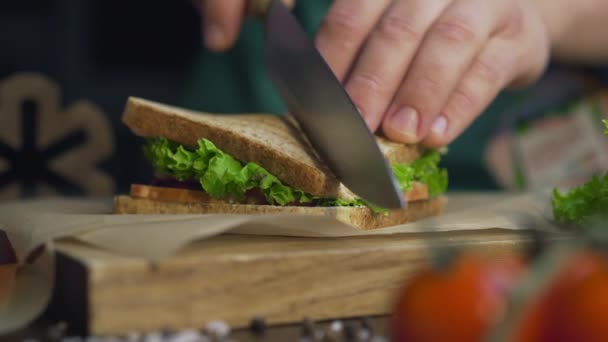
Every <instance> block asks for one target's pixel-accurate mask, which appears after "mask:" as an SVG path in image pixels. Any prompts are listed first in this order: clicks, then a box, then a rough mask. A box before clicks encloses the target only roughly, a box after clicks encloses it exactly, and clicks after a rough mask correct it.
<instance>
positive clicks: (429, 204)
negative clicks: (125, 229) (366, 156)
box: [114, 195, 447, 230]
mask: <svg viewBox="0 0 608 342" xmlns="http://www.w3.org/2000/svg"><path fill="white" fill-rule="evenodd" d="M446 203H447V199H446V197H444V196H439V197H436V198H433V199H431V200H426V201H414V202H410V203H409V204H408V208H407V209H396V210H391V211H389V212H388V213H387V214H384V213H374V212H372V210H371V209H369V208H367V207H300V206H272V205H251V204H227V203H203V202H196V201H195V202H187V203H185V202H178V201H159V200H153V199H147V198H135V197H131V196H127V195H120V196H116V197H114V212H115V213H116V214H240V215H265V214H266V215H267V214H298V215H315V216H330V217H334V218H335V219H337V220H338V221H341V222H343V223H346V224H348V225H351V226H353V227H355V228H358V229H362V230H370V229H378V228H383V227H389V226H394V225H398V224H404V223H408V222H414V221H418V220H421V219H423V218H426V217H431V216H436V215H439V214H440V213H441V212H442V211H443V208H444V207H445V204H446Z"/></svg>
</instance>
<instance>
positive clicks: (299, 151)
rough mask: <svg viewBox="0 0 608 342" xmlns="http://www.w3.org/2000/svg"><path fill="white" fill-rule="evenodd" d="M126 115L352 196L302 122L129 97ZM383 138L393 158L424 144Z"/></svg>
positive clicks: (145, 126)
mask: <svg viewBox="0 0 608 342" xmlns="http://www.w3.org/2000/svg"><path fill="white" fill-rule="evenodd" d="M122 120H123V122H124V124H125V125H127V126H128V127H129V128H130V129H131V130H132V131H133V133H135V134H137V135H139V136H141V137H165V138H167V139H169V140H173V141H176V142H178V143H181V144H184V145H187V146H195V145H196V142H197V141H198V140H199V139H201V138H207V139H209V140H210V141H212V142H213V143H214V144H215V145H216V146H217V147H218V148H220V149H221V150H224V151H225V152H226V153H229V154H231V155H232V156H234V157H235V158H237V159H239V160H240V161H242V162H254V163H257V164H259V165H261V166H262V167H264V168H265V169H266V170H268V171H269V172H270V173H272V174H274V175H275V176H276V177H278V178H279V179H280V180H281V181H282V182H284V183H285V184H288V185H290V186H292V187H295V188H298V189H300V190H302V191H305V192H308V193H310V194H313V195H316V196H322V197H333V198H341V199H351V198H352V196H353V195H352V193H350V192H349V191H348V189H346V188H345V187H344V185H342V184H340V182H339V181H338V180H337V179H336V177H335V176H334V175H333V174H332V173H331V171H330V170H329V169H328V168H327V167H326V166H325V164H324V163H322V162H321V161H320V159H319V158H318V157H317V156H316V153H315V152H314V150H313V149H312V148H311V147H310V144H309V143H308V142H307V140H306V138H305V136H304V135H303V134H302V132H301V131H300V130H299V129H298V128H297V126H296V125H295V124H294V123H293V122H290V120H286V119H284V118H281V117H278V116H275V115H268V114H226V115H219V114H210V113H204V112H196V111H189V110H186V109H183V108H178V107H173V106H169V105H166V104H161V103H157V102H153V101H148V100H144V99H141V98H136V97H130V98H129V99H128V101H127V104H126V107H125V111H124V114H123V118H122ZM378 141H379V144H380V148H381V150H382V152H383V153H384V154H385V156H386V157H387V159H388V161H389V162H390V163H395V162H412V161H414V160H416V159H417V158H419V157H420V155H421V154H422V153H423V150H422V148H421V147H419V146H410V145H403V144H397V143H392V142H389V141H387V140H385V139H382V138H378Z"/></svg>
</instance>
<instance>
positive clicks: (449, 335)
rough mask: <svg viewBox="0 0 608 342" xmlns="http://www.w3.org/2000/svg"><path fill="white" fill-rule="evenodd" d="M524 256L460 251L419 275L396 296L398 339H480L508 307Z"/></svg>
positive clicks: (522, 268)
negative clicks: (445, 264)
mask: <svg viewBox="0 0 608 342" xmlns="http://www.w3.org/2000/svg"><path fill="white" fill-rule="evenodd" d="M523 270H524V263H523V261H521V260H519V259H515V258H504V259H493V258H488V257H487V256H481V255H475V254H469V253H466V254H462V255H460V256H459V257H457V259H456V260H454V261H453V263H452V264H451V265H449V266H448V267H447V268H446V269H432V268H428V269H424V270H422V271H420V272H418V273H417V274H415V275H414V276H413V277H412V278H411V279H410V280H409V281H408V282H407V284H406V285H405V287H404V288H403V289H402V292H401V294H400V296H399V298H398V301H397V305H396V309H395V315H394V317H395V319H394V321H393V334H394V336H395V341H417V342H424V341H481V340H483V338H484V337H485V335H486V334H487V333H488V331H489V329H490V328H491V326H493V325H494V324H495V323H496V322H497V321H498V320H500V319H501V317H502V315H503V314H504V312H505V306H506V298H507V292H508V291H509V290H510V289H511V288H512V287H513V286H514V283H515V282H516V281H517V279H518V278H519V277H520V276H521V275H522V274H523Z"/></svg>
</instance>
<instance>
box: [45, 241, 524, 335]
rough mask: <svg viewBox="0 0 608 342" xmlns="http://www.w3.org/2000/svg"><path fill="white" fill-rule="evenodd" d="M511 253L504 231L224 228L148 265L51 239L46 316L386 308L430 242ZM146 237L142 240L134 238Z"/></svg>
mask: <svg viewBox="0 0 608 342" xmlns="http://www.w3.org/2000/svg"><path fill="white" fill-rule="evenodd" d="M431 241H433V242H440V241H441V242H446V243H450V244H455V245H460V246H465V247H468V248H471V249H475V250H479V251H480V252H482V253H487V254H488V255H489V254H497V255H508V254H512V253H517V252H519V251H520V250H521V248H522V247H523V246H525V244H526V242H527V241H528V239H527V237H526V236H525V235H524V234H523V233H521V232H520V233H518V232H515V231H505V230H485V231H473V232H449V233H429V234H406V235H398V236H371V237H370V236H368V237H349V238H287V237H267V236H249V235H248V236H242V235H223V236H218V237H215V238H212V239H208V240H205V241H200V242H197V243H194V244H192V245H190V246H188V247H187V248H185V249H184V250H182V251H181V252H180V253H178V254H177V255H175V256H174V257H171V258H169V259H168V260H166V261H164V262H162V263H161V264H158V265H153V264H150V263H148V262H146V261H145V260H143V259H138V258H130V257H123V256H117V255H114V254H111V253H108V252H106V251H103V250H100V249H97V248H93V247H90V246H87V245H85V244H83V243H80V242H76V241H73V240H64V241H59V242H58V243H57V246H56V247H57V250H58V252H59V253H58V264H57V267H58V272H57V286H56V291H55V295H54V299H53V303H52V305H51V311H50V312H51V315H55V316H56V317H57V318H62V319H67V320H69V321H70V322H71V323H72V324H78V325H79V327H80V328H81V329H86V330H85V331H87V332H89V333H91V334H120V333H125V332H128V331H133V330H136V331H150V330H156V329H163V328H169V329H182V328H196V327H202V326H204V325H205V324H206V322H208V321H210V320H214V319H221V320H224V321H226V322H228V323H229V324H231V325H232V326H233V327H243V326H246V325H247V324H248V323H249V322H250V320H251V319H252V318H253V317H255V316H263V317H265V318H266V319H267V321H268V323H270V324H280V323H289V322H296V321H300V320H302V319H303V318H304V317H311V318H313V319H315V320H321V319H333V318H345V317H356V316H368V315H382V314H388V313H390V312H391V309H392V300H393V298H394V296H395V294H396V291H397V289H398V288H399V287H400V286H401V285H402V284H403V281H404V280H405V279H406V278H407V277H408V275H411V274H412V272H413V271H414V270H415V269H416V268H417V267H419V266H421V265H423V264H425V263H426V262H428V260H429V254H428V250H427V246H428V243H429V242H431ZM142 243H145V241H142Z"/></svg>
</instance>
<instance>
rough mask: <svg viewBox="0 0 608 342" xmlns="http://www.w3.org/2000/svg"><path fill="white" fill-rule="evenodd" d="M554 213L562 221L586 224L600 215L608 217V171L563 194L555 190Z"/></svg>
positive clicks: (602, 217) (600, 216)
mask: <svg viewBox="0 0 608 342" xmlns="http://www.w3.org/2000/svg"><path fill="white" fill-rule="evenodd" d="M552 204H553V215H554V217H555V220H556V221H558V222H560V223H567V224H572V223H573V224H577V225H585V224H587V223H588V222H589V221H590V220H595V219H597V218H598V217H599V218H601V219H608V172H606V174H605V175H604V176H593V178H592V179H591V181H589V182H587V183H585V184H583V185H581V186H579V187H576V188H574V189H572V190H570V191H569V192H568V193H566V194H562V193H561V192H559V190H557V189H554V190H553V200H552Z"/></svg>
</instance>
